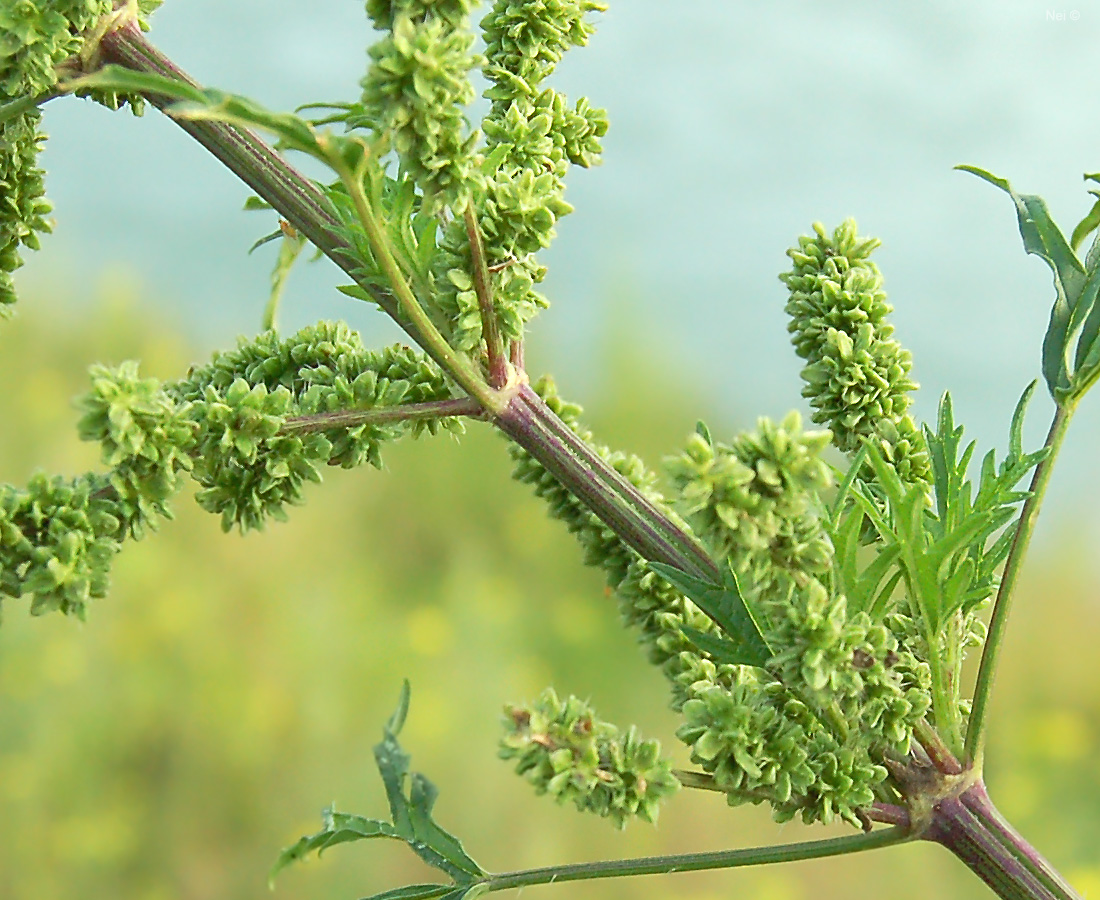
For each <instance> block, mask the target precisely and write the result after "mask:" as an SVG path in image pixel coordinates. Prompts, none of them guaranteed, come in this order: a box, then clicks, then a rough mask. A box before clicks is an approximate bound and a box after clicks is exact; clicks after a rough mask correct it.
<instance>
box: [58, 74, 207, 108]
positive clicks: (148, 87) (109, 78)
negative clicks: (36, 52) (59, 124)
mask: <svg viewBox="0 0 1100 900" xmlns="http://www.w3.org/2000/svg"><path fill="white" fill-rule="evenodd" d="M58 88H60V89H61V90H64V91H84V90H102V91H117V92H118V93H120V94H144V95H145V96H150V95H152V96H160V97H167V98H168V99H170V100H183V101H191V102H194V103H203V102H205V101H206V95H205V94H204V92H203V91H202V89H201V88H198V87H196V86H195V85H193V84H188V83H187V82H186V81H180V80H179V79H176V78H168V77H166V76H164V75H154V74H153V73H151V72H135V71H134V70H133V69H127V68H126V67H125V66H104V67H103V68H102V69H99V70H97V71H95V72H92V73H91V74H90V75H81V76H79V77H78V78H73V79H70V80H68V81H64V82H60V83H59V84H58Z"/></svg>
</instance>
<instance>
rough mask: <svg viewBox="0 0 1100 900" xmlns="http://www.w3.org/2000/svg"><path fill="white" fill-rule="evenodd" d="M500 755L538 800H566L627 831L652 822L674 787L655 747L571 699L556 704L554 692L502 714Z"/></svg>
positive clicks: (675, 783)
mask: <svg viewBox="0 0 1100 900" xmlns="http://www.w3.org/2000/svg"><path fill="white" fill-rule="evenodd" d="M504 722H505V729H506V733H505V735H504V737H503V738H502V739H501V742H500V757H501V758H502V759H515V760H516V761H517V762H516V772H518V773H519V774H520V775H523V776H524V777H525V778H526V779H527V780H528V781H529V782H531V784H533V785H534V786H535V790H536V791H537V792H538V793H540V794H547V793H548V794H550V795H552V796H553V797H554V798H555V799H556V800H557V801H558V802H559V803H567V802H572V803H573V804H574V805H575V806H576V807H577V809H579V810H580V811H582V812H594V813H596V814H597V815H599V816H603V817H605V818H610V819H611V820H612V821H613V822H614V823H615V824H616V825H617V826H618V827H619V828H625V827H626V823H627V821H628V820H629V819H630V818H631V817H632V816H638V817H639V818H641V819H644V820H645V821H647V822H656V821H657V812H658V808H659V805H660V803H661V801H662V800H664V799H665V798H666V797H669V796H671V795H672V794H675V793H676V792H677V791H678V790H679V789H680V782H679V781H677V779H676V777H675V776H674V775H673V774H672V764H671V763H670V762H669V761H668V760H666V759H662V758H661V745H660V744H659V743H658V742H657V741H655V740H642V738H641V737H639V736H638V734H637V732H636V731H635V729H634V728H631V729H630V730H629V731H627V732H626V733H625V734H623V733H621V732H620V731H619V729H617V728H616V727H615V726H614V725H611V724H609V723H607V722H601V721H600V720H599V719H597V718H596V715H595V713H594V712H593V711H592V709H591V707H589V705H588V704H587V703H585V702H584V701H582V700H578V699H577V698H576V697H572V696H571V697H569V698H568V699H566V700H564V701H563V700H560V699H558V695H557V694H556V693H554V690H553V688H547V689H546V690H545V691H543V693H542V696H541V697H539V699H538V701H537V702H536V703H534V704H531V705H529V706H510V707H506V708H505V719H504Z"/></svg>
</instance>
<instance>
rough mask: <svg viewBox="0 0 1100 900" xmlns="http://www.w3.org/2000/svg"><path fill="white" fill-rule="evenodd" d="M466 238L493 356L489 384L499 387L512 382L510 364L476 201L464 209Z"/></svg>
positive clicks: (488, 348) (483, 325)
mask: <svg viewBox="0 0 1100 900" xmlns="http://www.w3.org/2000/svg"><path fill="white" fill-rule="evenodd" d="M463 219H464V220H465V223H466V238H467V240H469V242H470V260H471V262H472V264H473V268H474V272H473V276H474V291H475V293H476V294H477V307H478V311H479V312H480V313H481V333H482V336H483V337H484V338H485V349H486V352H487V353H488V356H489V384H490V385H491V386H492V387H494V388H497V389H498V390H499V389H500V388H502V387H504V385H505V384H507V383H508V365H507V362H506V360H505V358H504V339H503V338H502V337H501V334H500V322H499V321H498V320H497V313H496V310H495V309H494V308H493V285H492V280H491V279H490V277H489V265H488V263H487V262H486V260H485V243H484V242H483V241H482V240H481V228H480V227H479V226H478V224H477V216H476V215H475V214H474V204H473V203H472V202H470V203H467V204H466V209H465V211H464V212H463Z"/></svg>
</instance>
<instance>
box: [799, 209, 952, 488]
mask: <svg viewBox="0 0 1100 900" xmlns="http://www.w3.org/2000/svg"><path fill="white" fill-rule="evenodd" d="M814 232H815V234H814V235H813V236H803V237H801V238H799V241H798V247H796V248H794V249H791V250H788V251H787V255H788V256H789V257H790V258H791V260H792V262H793V263H794V265H793V267H792V268H791V271H789V272H785V273H784V274H782V275H780V276H779V277H780V279H781V280H782V281H783V282H784V283H785V284H786V285H787V288H788V290H789V291H790V299H789V300H788V302H787V314H788V315H789V316H790V318H791V321H790V324H789V325H788V326H787V328H788V331H790V333H791V342H792V343H793V344H794V348H795V351H796V352H797V353H798V355H799V356H800V357H802V358H803V359H804V360H806V367H805V368H804V369H803V370H802V378H803V380H804V381H805V382H806V386H805V388H803V390H802V395H803V396H804V397H807V398H809V400H810V405H811V406H812V407H813V408H814V414H813V420H814V421H815V422H818V423H820V424H823V425H827V426H828V427H829V428H830V429H831V430H832V432H833V440H834V442H835V443H836V445H837V447H839V448H840V449H841V450H843V451H844V452H846V453H854V452H855V451H857V450H859V448H860V446H861V445H862V442H863V441H864V440H867V439H871V440H874V441H875V444H876V446H877V447H878V448H879V450H880V452H881V453H882V454H883V456H884V457H885V458H886V459H887V460H888V461H889V462H890V463H891V464H892V465H893V466H894V468H895V469H896V470H897V472H898V474H899V475H900V476H901V477H902V478H903V479H904V480H905V481H908V482H917V481H927V480H928V478H929V477H930V469H929V461H928V450H927V447H926V446H925V443H924V439H923V437H922V436H921V434H920V431H919V430H918V429H917V426H916V425H915V424H914V423H913V419H912V417H911V416H910V415H909V413H908V411H907V410H908V409H909V403H910V396H909V394H910V392H911V391H913V390H915V389H916V387H917V385H916V383H915V382H913V381H912V379H910V377H909V370H910V369H911V368H912V357H911V356H910V354H909V352H908V351H907V350H904V349H902V347H901V345H900V344H899V343H898V342H897V341H896V340H895V339H894V338H893V337H891V335H892V334H893V331H894V329H893V326H892V325H890V324H889V323H888V322H887V320H886V317H887V315H888V314H889V313H890V312H892V307H891V306H890V305H889V304H888V303H887V302H886V295H885V294H884V293H883V291H882V275H881V274H880V273H879V270H878V267H877V266H876V265H875V264H874V263H873V262H871V260H870V254H871V251H872V250H874V248H875V247H877V246H878V244H879V242H878V240H877V239H875V238H861V237H859V236H858V235H857V234H856V224H855V222H854V221H853V220H852V219H848V220H847V221H845V222H844V223H842V224H841V225H840V226H839V227H838V228H837V229H836V230H835V231H834V232H833V234H832V235H828V234H827V233H826V231H825V229H824V228H823V227H822V226H821V224H819V223H815V224H814Z"/></svg>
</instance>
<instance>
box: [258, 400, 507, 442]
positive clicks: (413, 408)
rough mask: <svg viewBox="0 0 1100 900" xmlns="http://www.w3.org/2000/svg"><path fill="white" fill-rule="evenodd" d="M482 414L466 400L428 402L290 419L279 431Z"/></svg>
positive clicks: (308, 431) (338, 411)
mask: <svg viewBox="0 0 1100 900" xmlns="http://www.w3.org/2000/svg"><path fill="white" fill-rule="evenodd" d="M484 412H485V410H484V409H482V407H481V404H480V403H478V401H476V400H474V399H472V398H470V397H459V398H456V399H454V400H431V401H428V402H425V403H408V404H405V405H404V406H388V407H382V408H380V409H342V410H337V411H334V412H325V413H317V414H316V415H312V416H291V417H290V418H288V419H287V420H286V422H285V423H284V424H283V427H282V428H280V429H279V432H280V433H281V434H308V433H310V432H312V431H328V430H329V429H330V428H354V427H355V426H357V425H389V424H392V423H394V422H416V421H421V420H424V419H438V418H445V417H449V416H480V415H483V414H484Z"/></svg>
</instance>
